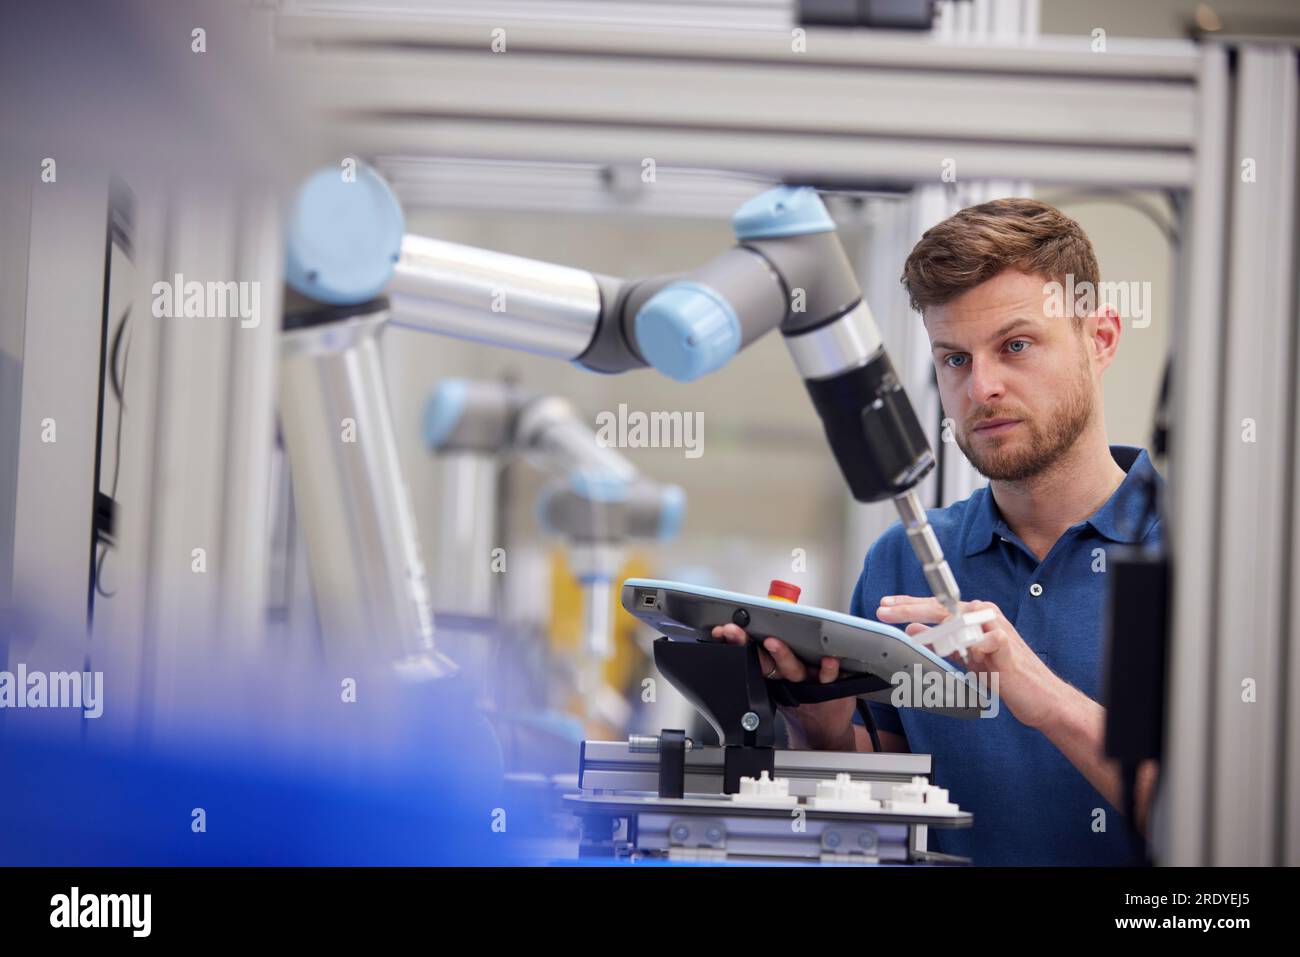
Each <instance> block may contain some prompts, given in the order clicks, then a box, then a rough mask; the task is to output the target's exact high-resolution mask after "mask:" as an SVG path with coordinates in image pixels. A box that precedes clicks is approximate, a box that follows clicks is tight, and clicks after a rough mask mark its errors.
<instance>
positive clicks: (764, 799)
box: [731, 771, 799, 805]
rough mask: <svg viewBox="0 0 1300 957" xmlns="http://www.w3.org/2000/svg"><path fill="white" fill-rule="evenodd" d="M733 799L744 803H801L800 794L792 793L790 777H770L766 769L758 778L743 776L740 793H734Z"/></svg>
mask: <svg viewBox="0 0 1300 957" xmlns="http://www.w3.org/2000/svg"><path fill="white" fill-rule="evenodd" d="M731 799H732V800H733V801H736V802H739V803H742V804H788V805H795V804H798V803H799V796H798V795H797V794H791V793H790V780H789V778H770V777H768V774H767V772H766V771H764V772H763V773H762V774H760V775H759V776H758V777H757V778H741V779H740V793H739V794H733V795H732V796H731Z"/></svg>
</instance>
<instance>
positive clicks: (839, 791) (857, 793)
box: [808, 773, 880, 811]
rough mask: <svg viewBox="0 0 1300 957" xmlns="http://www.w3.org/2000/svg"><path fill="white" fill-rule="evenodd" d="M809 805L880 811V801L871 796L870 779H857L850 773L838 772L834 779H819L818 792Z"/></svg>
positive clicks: (833, 809) (829, 808) (843, 809)
mask: <svg viewBox="0 0 1300 957" xmlns="http://www.w3.org/2000/svg"><path fill="white" fill-rule="evenodd" d="M808 805H809V806H810V807H813V808H816V809H817V810H819V811H878V810H880V802H879V801H877V800H876V799H875V798H873V797H872V796H871V782H870V781H855V780H853V777H852V776H851V775H849V774H843V773H841V774H837V775H835V780H833V781H818V782H817V794H816V796H814V797H811V798H809V799H808Z"/></svg>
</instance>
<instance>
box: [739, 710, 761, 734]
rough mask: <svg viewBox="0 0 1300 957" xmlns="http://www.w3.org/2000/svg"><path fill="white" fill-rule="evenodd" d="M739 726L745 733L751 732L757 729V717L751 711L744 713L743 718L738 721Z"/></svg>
mask: <svg viewBox="0 0 1300 957" xmlns="http://www.w3.org/2000/svg"><path fill="white" fill-rule="evenodd" d="M740 726H741V727H742V728H744V729H745V730H746V731H753V730H754V729H755V728H757V727H758V715H756V714H754V712H752V711H746V712H745V714H744V716H743V717H741V719H740Z"/></svg>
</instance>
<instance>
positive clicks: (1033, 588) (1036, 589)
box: [1029, 582, 1043, 598]
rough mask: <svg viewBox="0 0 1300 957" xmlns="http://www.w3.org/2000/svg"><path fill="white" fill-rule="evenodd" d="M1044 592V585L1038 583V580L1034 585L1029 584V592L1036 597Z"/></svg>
mask: <svg viewBox="0 0 1300 957" xmlns="http://www.w3.org/2000/svg"><path fill="white" fill-rule="evenodd" d="M1042 593H1043V586H1042V585H1040V584H1038V582H1034V583H1033V584H1032V585H1030V586H1029V594H1031V595H1033V596H1034V597H1035V598H1037V597H1038V596H1039V595H1041V594H1042Z"/></svg>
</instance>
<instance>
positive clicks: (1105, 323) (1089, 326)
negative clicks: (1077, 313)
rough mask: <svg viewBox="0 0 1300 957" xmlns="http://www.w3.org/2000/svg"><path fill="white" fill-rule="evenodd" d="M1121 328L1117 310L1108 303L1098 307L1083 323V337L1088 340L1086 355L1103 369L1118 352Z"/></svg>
mask: <svg viewBox="0 0 1300 957" xmlns="http://www.w3.org/2000/svg"><path fill="white" fill-rule="evenodd" d="M1121 328H1122V323H1121V322H1120V319H1119V310H1117V309H1116V308H1115V307H1114V306H1112V305H1111V304H1110V303H1106V304H1105V305H1101V306H1098V307H1097V309H1096V310H1095V311H1094V312H1092V313H1090V314H1089V315H1088V317H1087V318H1086V319H1085V320H1084V322H1083V331H1084V335H1085V336H1086V337H1087V339H1088V354H1089V356H1090V357H1091V358H1093V359H1096V360H1097V361H1098V362H1099V363H1100V364H1101V367H1102V368H1103V369H1104V368H1105V367H1106V366H1108V365H1110V363H1111V361H1112V360H1113V359H1114V358H1115V354H1116V353H1117V352H1118V351H1119V334H1120V330H1121Z"/></svg>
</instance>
